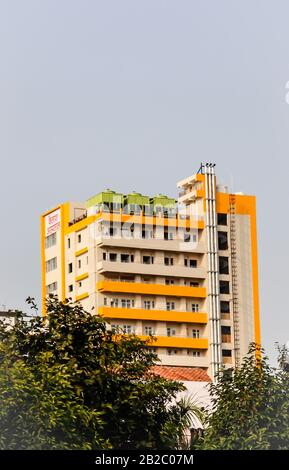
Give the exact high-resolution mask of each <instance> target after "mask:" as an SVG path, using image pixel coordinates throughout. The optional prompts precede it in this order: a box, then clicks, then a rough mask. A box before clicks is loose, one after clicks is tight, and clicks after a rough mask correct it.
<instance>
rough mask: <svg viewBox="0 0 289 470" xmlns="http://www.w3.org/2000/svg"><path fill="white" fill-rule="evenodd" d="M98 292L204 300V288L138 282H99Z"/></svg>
mask: <svg viewBox="0 0 289 470" xmlns="http://www.w3.org/2000/svg"><path fill="white" fill-rule="evenodd" d="M97 290H98V291H99V292H127V293H131V294H151V295H172V296H176V297H197V298H205V297H206V289H205V288H204V287H188V286H167V285H164V284H146V283H139V282H117V281H99V282H98V283H97Z"/></svg>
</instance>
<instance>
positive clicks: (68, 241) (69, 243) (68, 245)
mask: <svg viewBox="0 0 289 470" xmlns="http://www.w3.org/2000/svg"><path fill="white" fill-rule="evenodd" d="M70 246H71V242H70V238H68V239H67V247H68V248H70Z"/></svg>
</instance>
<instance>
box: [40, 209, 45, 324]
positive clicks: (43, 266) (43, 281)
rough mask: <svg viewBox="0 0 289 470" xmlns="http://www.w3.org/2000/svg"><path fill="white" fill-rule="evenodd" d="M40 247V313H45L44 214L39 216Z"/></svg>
mask: <svg viewBox="0 0 289 470" xmlns="http://www.w3.org/2000/svg"><path fill="white" fill-rule="evenodd" d="M40 247H41V278H42V283H41V296H42V297H41V305H42V315H43V316H44V317H45V315H46V271H45V216H41V218H40Z"/></svg>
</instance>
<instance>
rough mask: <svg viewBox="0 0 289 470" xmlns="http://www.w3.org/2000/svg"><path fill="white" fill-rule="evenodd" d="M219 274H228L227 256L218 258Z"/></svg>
mask: <svg viewBox="0 0 289 470" xmlns="http://www.w3.org/2000/svg"><path fill="white" fill-rule="evenodd" d="M219 272H220V274H229V258H228V257H227V256H219Z"/></svg>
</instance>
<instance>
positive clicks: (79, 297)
mask: <svg viewBox="0 0 289 470" xmlns="http://www.w3.org/2000/svg"><path fill="white" fill-rule="evenodd" d="M87 297H89V293H88V292H84V293H83V294H80V295H77V296H76V297H75V302H79V301H80V300H83V299H87Z"/></svg>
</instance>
